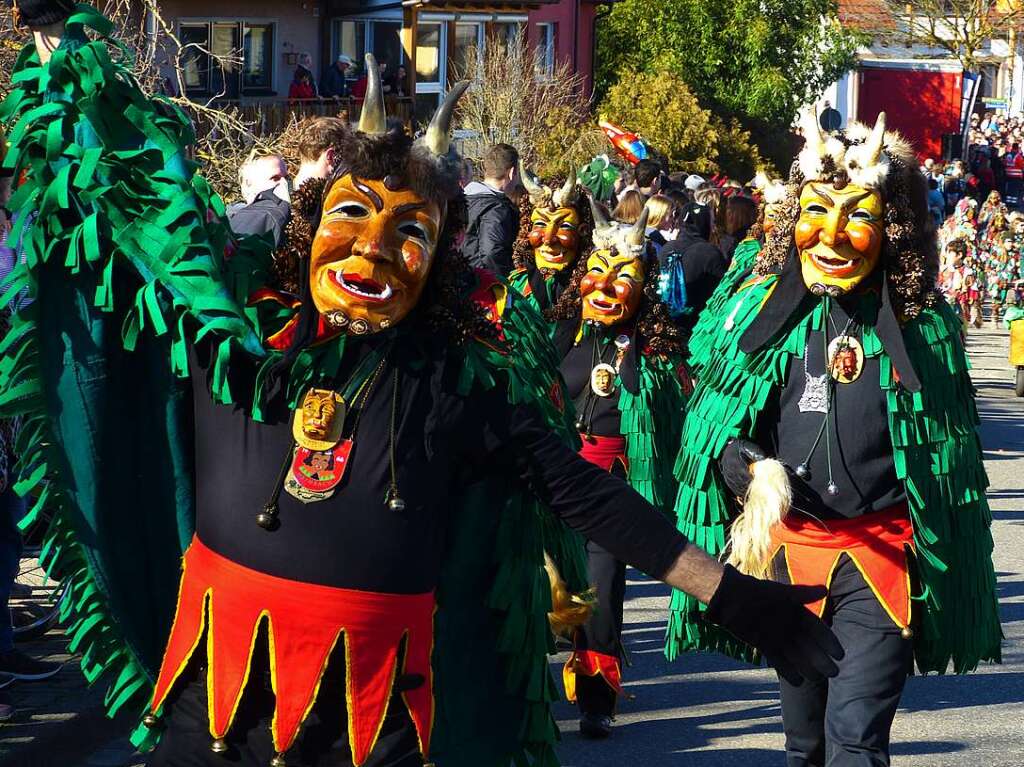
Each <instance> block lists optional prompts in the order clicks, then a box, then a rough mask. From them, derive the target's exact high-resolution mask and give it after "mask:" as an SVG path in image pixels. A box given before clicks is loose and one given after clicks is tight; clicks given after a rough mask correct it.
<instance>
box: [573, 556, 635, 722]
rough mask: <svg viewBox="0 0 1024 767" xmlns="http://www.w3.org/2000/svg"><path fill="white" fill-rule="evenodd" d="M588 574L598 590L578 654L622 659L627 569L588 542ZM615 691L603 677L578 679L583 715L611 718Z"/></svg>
mask: <svg viewBox="0 0 1024 767" xmlns="http://www.w3.org/2000/svg"><path fill="white" fill-rule="evenodd" d="M587 574H588V576H589V579H590V585H591V586H593V587H595V588H596V589H597V605H596V607H595V609H594V613H593V615H591V617H590V620H588V621H587V622H586V623H585V624H584V626H583V628H582V630H580V631H579V632H577V635H576V649H577V650H592V651H594V652H599V653H603V654H604V655H611V656H614V657H616V658H619V660H620V661H621V659H622V603H623V602H624V601H625V598H626V565H625V564H624V563H622V562H620V561H619V560H617V559H616V558H615V557H614V556H613V555H612V554H610V553H609V552H608V551H606V550H605V549H603V548H601V547H600V546H598V545H597V544H596V543H594V542H593V541H587ZM615 698H616V694H615V691H614V690H613V689H612V688H611V687H609V686H608V684H607V683H606V682H605V681H604V678H603V677H602V676H600V675H598V676H593V677H588V676H585V675H584V674H577V675H576V701H577V705H578V706H579V708H580V711H582V712H583V713H588V714H602V715H605V716H611V715H612V713H614V711H615Z"/></svg>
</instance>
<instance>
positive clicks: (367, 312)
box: [309, 175, 442, 332]
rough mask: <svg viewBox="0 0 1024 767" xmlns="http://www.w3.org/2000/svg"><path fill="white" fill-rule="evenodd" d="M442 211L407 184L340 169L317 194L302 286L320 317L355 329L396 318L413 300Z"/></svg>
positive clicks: (419, 291) (376, 326) (372, 329)
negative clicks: (317, 213)
mask: <svg viewBox="0 0 1024 767" xmlns="http://www.w3.org/2000/svg"><path fill="white" fill-rule="evenodd" d="M441 218H442V212H441V210H440V208H439V206H438V205H437V204H436V203H434V202H429V201H426V200H424V199H423V198H421V197H419V196H418V195H417V194H415V193H414V192H412V191H410V190H408V189H398V190H396V191H392V190H390V189H388V188H386V187H385V185H384V182H383V181H375V180H366V181H364V180H362V179H357V178H353V177H352V176H351V175H345V176H342V177H341V178H340V179H338V180H337V181H336V182H335V183H334V185H333V186H332V187H331V189H330V191H329V192H328V193H327V196H326V198H325V199H324V206H323V212H322V216H321V219H320V226H319V228H318V229H317V232H316V236H315V237H314V239H313V248H312V253H311V257H310V265H309V268H310V288H311V290H312V293H313V302H314V303H315V304H316V308H317V309H318V310H319V311H320V313H321V314H323V315H324V316H325V317H328V318H329V319H330V318H333V317H337V316H339V315H340V316H341V317H344V319H345V323H346V324H348V325H349V326H350V327H351V328H352V330H353V331H355V332H375V331H377V330H381V329H383V328H388V327H392V326H394V325H396V324H397V323H398V322H400V321H401V320H402V319H403V318H404V317H405V316H406V315H407V314H408V313H409V312H410V311H411V310H412V309H413V307H415V306H416V303H417V301H419V298H420V295H421V294H422V292H423V286H424V285H425V284H426V281H427V276H428V275H429V273H430V267H431V265H432V264H433V261H434V255H435V250H436V248H437V239H438V236H439V232H440V226H441Z"/></svg>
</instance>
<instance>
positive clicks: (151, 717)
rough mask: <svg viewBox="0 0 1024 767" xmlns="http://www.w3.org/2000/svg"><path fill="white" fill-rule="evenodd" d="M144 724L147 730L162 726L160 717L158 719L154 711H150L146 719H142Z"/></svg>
mask: <svg viewBox="0 0 1024 767" xmlns="http://www.w3.org/2000/svg"><path fill="white" fill-rule="evenodd" d="M142 723H143V724H144V725H145V726H146V727H147V728H149V729H150V730H152V729H153V728H154V727H156V726H157V725H159V724H160V717H158V716H157V715H156V714H154V713H153V712H152V711H150V712H149V713H147V714H146V715H145V716H144V717H142Z"/></svg>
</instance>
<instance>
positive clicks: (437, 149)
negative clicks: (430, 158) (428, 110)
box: [423, 80, 469, 157]
mask: <svg viewBox="0 0 1024 767" xmlns="http://www.w3.org/2000/svg"><path fill="white" fill-rule="evenodd" d="M468 87H469V80H460V81H459V82H457V83H455V85H453V86H452V89H451V90H450V91H448V95H447V96H445V98H444V101H442V102H441V106H439V107H438V108H437V111H436V112H434V116H433V117H432V118H431V119H430V125H428V126H427V132H426V133H425V134H424V136H423V143H424V145H425V146H426V147H427V149H429V150H430V151H431V152H433V153H434V154H435V155H437V156H438V157H441V156H443V155H446V154H448V147H449V146H450V145H451V138H450V137H449V135H448V133H449V131H450V130H451V127H452V115H453V114H455V105H456V104H458V103H459V99H461V98H462V94H463V93H465V92H466V88H468Z"/></svg>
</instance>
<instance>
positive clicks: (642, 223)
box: [626, 205, 651, 247]
mask: <svg viewBox="0 0 1024 767" xmlns="http://www.w3.org/2000/svg"><path fill="white" fill-rule="evenodd" d="M650 215H651V209H650V208H648V207H647V206H646V205H645V206H644V209H643V210H642V211H641V212H640V218H638V219H637V220H636V223H635V224H633V228H632V229H630V230H629V233H628V234H626V242H627V243H628V244H629V245H632V246H633V247H639V246H641V245H643V244H644V237H645V235H646V234H647V219H648V218H650Z"/></svg>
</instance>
